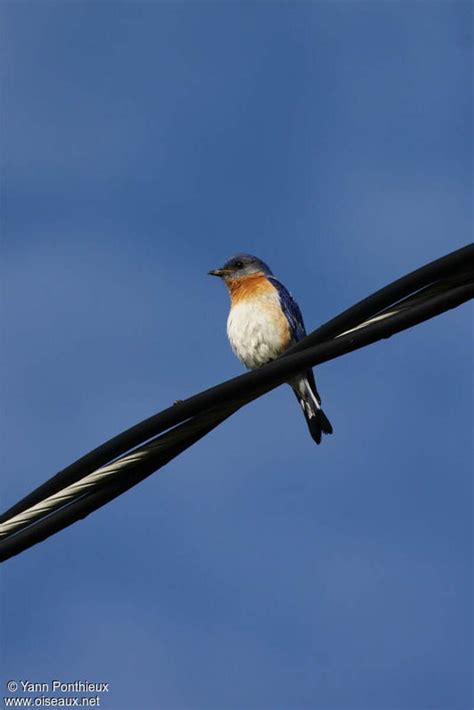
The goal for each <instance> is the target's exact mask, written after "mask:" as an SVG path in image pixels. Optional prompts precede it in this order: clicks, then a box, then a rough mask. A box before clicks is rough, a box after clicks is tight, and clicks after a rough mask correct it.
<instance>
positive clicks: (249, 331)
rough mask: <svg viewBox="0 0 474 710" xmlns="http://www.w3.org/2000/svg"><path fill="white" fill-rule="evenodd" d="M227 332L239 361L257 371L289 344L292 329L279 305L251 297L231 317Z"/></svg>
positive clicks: (231, 313)
mask: <svg viewBox="0 0 474 710" xmlns="http://www.w3.org/2000/svg"><path fill="white" fill-rule="evenodd" d="M227 335H228V337H229V340H230V344H231V346H232V350H233V351H234V353H235V354H236V355H237V357H238V358H239V360H240V361H241V362H242V363H243V364H244V365H245V367H248V368H249V369H251V370H253V369H255V368H256V367H261V366H262V365H265V363H267V362H269V361H270V360H273V359H275V358H276V357H278V356H279V355H281V353H282V352H283V351H284V350H285V349H286V347H287V346H288V328H287V325H286V323H282V318H281V311H279V309H277V307H276V304H275V305H273V304H272V303H267V304H265V306H264V307H262V302H261V301H260V300H259V301H252V300H247V301H245V302H244V303H238V304H237V305H235V306H234V307H233V308H232V309H231V311H230V313H229V317H228V319H227Z"/></svg>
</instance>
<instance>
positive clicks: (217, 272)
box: [208, 269, 226, 276]
mask: <svg viewBox="0 0 474 710" xmlns="http://www.w3.org/2000/svg"><path fill="white" fill-rule="evenodd" d="M225 273H226V270H225V269H212V271H208V274H209V276H224V274H225Z"/></svg>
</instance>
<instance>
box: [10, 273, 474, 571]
mask: <svg viewBox="0 0 474 710" xmlns="http://www.w3.org/2000/svg"><path fill="white" fill-rule="evenodd" d="M472 297H474V284H473V283H467V284H466V283H464V284H462V285H460V286H455V287H453V288H451V290H450V291H449V292H443V293H440V294H439V293H438V294H436V295H434V296H432V297H431V298H429V299H428V300H427V299H426V298H424V299H423V301H422V302H421V303H419V304H417V305H414V306H413V307H411V308H409V309H404V310H402V311H401V312H399V313H395V314H394V315H391V316H389V317H387V318H386V319H385V320H383V321H378V322H375V323H373V324H371V325H368V326H367V327H365V328H363V329H361V330H357V331H354V332H352V333H348V334H347V335H344V336H342V337H340V338H336V339H333V340H331V341H329V342H325V343H321V344H319V345H317V346H314V347H313V348H309V349H307V350H304V351H303V352H302V353H296V354H295V355H293V356H292V357H291V358H282V359H281V360H278V361H275V362H274V363H270V364H269V365H267V366H266V367H265V368H262V370H260V373H261V374H262V378H261V379H262V382H261V389H265V388H267V389H271V388H272V387H273V386H274V379H275V373H274V372H273V373H272V370H275V369H276V366H277V365H278V364H282V365H283V367H282V368H279V369H278V370H277V372H278V378H279V379H281V377H283V379H282V382H283V381H285V379H288V377H289V376H290V375H291V374H293V373H294V372H295V371H299V370H300V369H304V367H308V366H309V365H317V364H321V363H322V362H326V361H328V360H331V359H334V358H336V357H339V356H341V355H343V354H347V353H349V352H352V351H353V350H356V349H359V348H362V347H365V346H366V345H369V344H372V343H374V342H376V341H378V340H381V339H382V338H389V337H391V335H393V334H395V333H397V332H400V331H402V330H405V329H407V328H410V327H412V326H414V325H417V324H418V323H421V322H423V321H425V320H428V319H429V318H433V317H434V316H436V315H439V314H440V313H443V312H445V311H447V310H450V309H451V308H455V307H456V306H459V305H460V304H461V303H464V302H465V301H467V300H468V299H470V298H472ZM295 368H296V369H295ZM281 370H284V372H282V371H281ZM264 371H266V372H264ZM252 374H253V373H252ZM263 375H265V376H263ZM256 396H259V395H258V394H257V395H255V393H252V394H247V395H246V396H245V397H244V396H243V395H242V393H241V399H240V402H242V401H243V400H244V399H245V401H250V400H251V399H255V397H256ZM240 406H241V404H239V405H238V406H237V405H236V404H235V403H231V404H230V403H228V405H227V408H224V410H223V409H222V407H215V408H214V410H213V411H212V413H209V412H207V413H204V414H202V415H201V416H200V417H196V418H195V419H197V420H198V421H197V422H196V421H195V420H192V421H189V422H185V423H184V424H182V425H180V426H178V427H176V428H175V429H173V430H172V431H171V432H168V433H167V434H165V435H163V437H160V439H164V438H166V437H171V436H172V435H174V438H173V441H172V443H170V446H169V448H168V449H167V450H163V452H162V456H163V458H162V459H161V461H162V462H161V463H159V464H158V465H159V466H162V465H164V463H166V462H169V461H170V460H171V459H172V458H174V457H175V456H177V455H178V454H179V453H181V452H182V451H183V450H184V449H186V448H188V447H189V446H191V445H192V444H193V443H195V441H197V440H198V439H200V438H201V437H202V436H204V434H205V433H208V432H209V431H211V430H212V429H213V428H214V427H215V426H217V425H218V424H219V423H220V422H221V421H222V420H223V419H224V418H227V417H228V416H230V415H231V414H232V413H233V412H234V411H235V410H236V409H237V408H239V407H240ZM206 415H207V419H206ZM209 417H211V419H212V421H211V422H210V421H209ZM193 421H194V422H195V423H194V429H193V430H192V434H191V435H190V433H189V431H190V429H191V428H192V426H193ZM170 440H171V439H170ZM143 466H144V468H143V469H140V468H138V471H137V470H136V469H134V470H133V471H129V472H124V473H123V474H121V476H122V479H121V480H120V482H113V483H109V482H108V484H106V485H104V486H103V487H101V489H100V490H98V491H94V492H92V493H89V494H87V495H86V496H84V497H82V498H80V499H76V500H75V501H73V502H72V503H71V504H69V505H67V506H66V507H65V508H62V509H60V510H58V511H56V512H55V513H53V514H51V515H49V516H48V517H46V518H44V519H42V520H40V521H39V522H37V523H35V524H33V525H31V526H30V527H28V528H26V529H24V530H22V531H21V532H19V533H17V534H13V535H12V536H11V537H7V538H6V539H5V540H3V541H2V542H0V560H6V559H8V558H9V557H11V556H13V555H15V554H18V553H19V552H21V551H23V550H24V549H27V548H28V547H31V546H32V545H34V544H36V543H37V542H39V541H40V540H44V539H45V538H46V537H49V536H50V535H52V534H53V533H54V532H58V531H59V530H61V529H63V528H64V527H67V526H68V525H70V524H72V522H74V521H76V520H79V519H80V518H82V517H84V516H85V515H88V514H89V513H91V512H92V511H93V510H96V509H97V508H98V507H100V506H102V505H104V504H105V503H107V502H108V501H109V500H112V499H113V498H115V497H116V496H117V495H119V494H120V493H123V492H125V491H126V490H128V489H129V488H131V487H132V486H134V485H136V483H138V482H139V481H140V480H143V478H145V477H146V476H148V475H150V473H152V472H153V470H156V467H157V460H156V459H155V460H154V461H149V462H147V463H145V464H143Z"/></svg>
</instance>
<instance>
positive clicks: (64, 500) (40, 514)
mask: <svg viewBox="0 0 474 710" xmlns="http://www.w3.org/2000/svg"><path fill="white" fill-rule="evenodd" d="M473 296H474V245H468V246H467V247H464V248H463V249H460V250H457V251H456V252H453V253H452V254H449V255H447V256H445V257H442V258H441V259H437V260H436V261H435V262H431V264H427V265H426V266H424V267H421V268H420V269H417V270H416V271H414V272H411V273H410V274H407V275H406V276H404V277H402V278H401V279H398V280H397V281H395V282H393V283H392V284H389V285H388V286H386V287H384V288H383V289H380V290H379V291H377V292H375V293H374V294H372V295H371V296H369V297H367V298H365V299H364V300H363V301H360V302H359V303H357V304H356V305H355V306H352V307H351V308H349V309H347V310H346V311H344V312H343V313H341V314H340V315H339V316H337V317H336V318H333V319H332V320H330V321H329V322H328V323H326V324H324V325H323V326H321V327H320V328H318V329H317V330H315V331H313V333H311V334H310V335H308V336H307V337H306V338H304V339H303V340H302V341H300V342H299V343H297V344H296V345H295V346H293V347H292V348H291V349H289V350H287V351H286V352H285V354H284V355H283V356H281V357H280V358H278V359H277V360H275V361H273V362H271V363H269V364H267V365H265V366H264V367H263V368H260V369H259V370H257V371H253V372H250V373H247V374H244V375H241V376H239V377H237V378H234V379H232V380H228V381H227V382H224V383H222V384H221V385H218V386H216V387H213V388H211V389H209V390H206V391H204V392H202V393H200V394H198V395H194V396H193V397H191V398H189V399H187V400H185V401H184V402H179V403H177V404H175V405H174V406H173V407H170V408H168V409H166V410H164V411H163V412H160V413H158V414H157V415H154V416H153V417H150V418H148V419H146V420H144V421H143V422H140V423H139V424H137V425H135V426H134V427H132V428H131V429H128V430H127V431H125V432H123V433H122V434H120V435H118V436H116V437H114V438H113V439H111V440H110V441H108V442H106V443H105V444H103V445H102V446H100V447H98V448H97V449H94V451H92V452H90V453H89V454H86V456H83V457H81V459H79V460H78V461H76V462H75V463H74V464H71V465H70V466H68V467H66V468H65V469H63V471H60V472H59V473H58V474H56V475H55V476H53V477H52V478H51V479H49V480H48V481H46V482H45V483H44V484H42V485H41V486H39V487H38V488H37V489H35V490H34V491H32V493H30V494H28V495H27V496H25V497H24V498H23V499H22V500H21V501H19V502H18V503H16V504H15V505H14V506H12V507H11V508H10V509H9V510H8V511H6V512H5V513H4V514H3V515H2V516H0V560H4V559H8V558H9V557H11V556H13V555H15V554H18V553H19V552H21V551H22V550H24V549H27V548H28V547H30V546H31V545H34V544H36V542H39V541H41V540H43V539H45V538H46V537H49V536H50V535H52V534H53V533H54V532H58V531H59V530H61V529H63V528H64V527H67V526H68V525H70V524H72V523H73V522H75V521H76V520H79V519H80V518H83V517H85V516H86V515H88V514H89V513H90V512H92V511H93V510H96V509H97V508H98V507H100V506H102V505H104V504H105V503H107V502H108V501H109V500H112V499H113V498H115V497H117V496H118V495H120V494H121V493H123V492H125V491H126V490H128V489H129V488H131V487H132V486H134V485H136V484H137V483H138V482H140V481H141V480H143V479H144V478H146V477H147V476H149V475H150V474H151V473H152V472H153V471H155V470H157V468H159V467H161V466H163V465H165V464H166V463H168V462H169V461H170V460H172V459H173V458H175V457H176V456H177V455H178V454H179V453H181V452H182V451H183V450H185V449H186V448H188V447H189V446H191V445H192V444H193V443H195V442H196V441H197V440H199V439H200V438H202V437H203V436H204V435H205V434H207V433H209V432H210V431H211V430H212V429H213V428H215V427H216V426H217V425H218V424H220V423H221V422H222V421H223V420H224V419H226V418H228V417H229V416H230V415H231V414H233V413H234V412H235V411H236V410H237V409H239V408H240V407H241V406H243V405H244V404H247V403H248V402H250V401H252V400H253V399H255V398H256V397H258V396H261V395H262V394H264V393H265V392H267V391H269V390H270V389H272V388H274V387H276V386H278V385H279V384H282V383H283V382H285V381H286V380H287V379H288V378H289V377H290V376H291V375H293V374H295V373H296V372H298V371H301V370H302V369H304V368H305V367H309V366H314V365H317V364H321V363H322V362H326V361H328V360H330V359H333V358H335V357H339V356H341V355H343V354H346V353H348V352H351V351H353V350H355V349H358V348H361V347H364V346H366V345H368V344H371V343H373V342H376V341H377V340H380V339H382V338H387V337H390V336H391V335H393V334H394V333H397V332H400V331H401V330H404V329H406V328H409V327H412V326H413V325H416V324H418V323H421V322H422V321H424V320H427V319H429V318H432V317H434V316H436V315H438V314H440V313H442V312H444V311H446V310H449V309H450V308H454V307H456V306H458V305H460V304H461V303H464V302H465V301H466V300H468V299H469V298H472V297H473ZM361 321H362V322H361ZM171 427H174V428H171ZM168 429H170V430H169V431H167V430H168ZM164 431H166V433H165V434H163V432H164ZM150 439H151V441H150ZM144 442H147V443H145V444H144ZM136 446H139V448H138V449H137V448H135V447H136ZM131 449H134V450H132V451H131V453H128V454H127V455H126V456H125V457H123V454H124V453H125V452H127V451H128V452H130V450H131ZM120 456H122V457H123V458H119V457H120Z"/></svg>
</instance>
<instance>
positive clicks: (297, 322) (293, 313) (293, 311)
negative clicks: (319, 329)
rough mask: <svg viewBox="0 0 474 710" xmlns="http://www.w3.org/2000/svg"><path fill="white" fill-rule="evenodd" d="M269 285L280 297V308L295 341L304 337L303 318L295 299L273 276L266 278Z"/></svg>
mask: <svg viewBox="0 0 474 710" xmlns="http://www.w3.org/2000/svg"><path fill="white" fill-rule="evenodd" d="M267 278H268V280H269V281H270V283H271V284H272V285H273V286H275V288H276V290H277V291H278V295H279V297H280V303H281V308H282V310H283V313H284V314H285V316H286V320H287V321H288V323H289V325H290V329H291V333H292V335H293V338H294V340H295V341H298V340H301V339H302V338H304V336H305V335H306V328H305V327H304V322H303V316H302V315H301V311H300V308H299V306H298V304H297V303H296V301H295V299H294V298H293V296H292V295H291V293H290V292H289V291H288V289H287V288H285V286H283V284H282V283H280V281H278V279H276V278H275V277H274V276H267Z"/></svg>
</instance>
